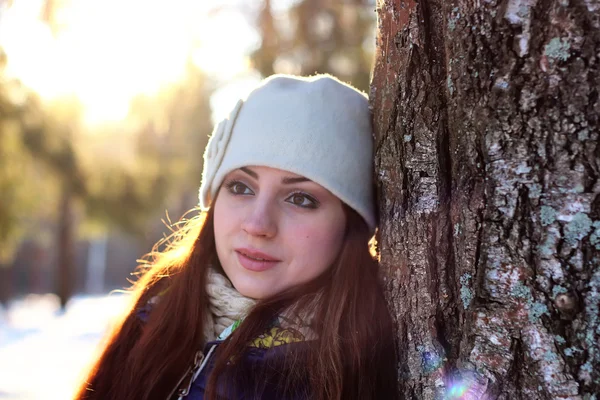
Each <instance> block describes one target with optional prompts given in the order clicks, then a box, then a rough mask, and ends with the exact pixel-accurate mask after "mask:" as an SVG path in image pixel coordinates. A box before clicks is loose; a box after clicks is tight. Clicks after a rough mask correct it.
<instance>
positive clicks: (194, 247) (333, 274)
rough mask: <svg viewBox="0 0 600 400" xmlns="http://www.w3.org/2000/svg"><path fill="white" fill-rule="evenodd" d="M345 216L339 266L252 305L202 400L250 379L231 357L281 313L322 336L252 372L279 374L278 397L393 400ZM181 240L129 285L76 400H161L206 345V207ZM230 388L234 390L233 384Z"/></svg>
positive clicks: (387, 347) (364, 271)
mask: <svg viewBox="0 0 600 400" xmlns="http://www.w3.org/2000/svg"><path fill="white" fill-rule="evenodd" d="M345 210H346V215H347V224H346V233H345V239H344V243H343V246H342V249H341V251H340V254H339V255H338V257H337V260H336V262H335V263H334V264H333V265H332V267H331V268H330V269H328V270H327V271H326V272H325V273H323V274H322V275H321V276H319V277H318V278H316V279H315V280H313V281H311V282H308V283H306V284H303V285H300V286H297V287H294V288H292V289H289V290H286V291H284V292H282V293H279V294H277V295H275V296H274V297H272V298H269V299H265V300H262V301H259V302H258V303H257V305H256V306H255V307H254V308H253V309H252V310H251V311H250V313H249V315H248V316H247V317H246V318H245V319H244V322H243V323H242V324H241V325H240V327H239V328H238V329H237V330H235V331H234V333H233V334H232V335H231V336H230V337H229V338H228V339H227V340H225V342H224V343H223V344H222V345H221V346H219V348H218V351H217V353H216V355H215V357H216V364H215V367H214V369H213V371H212V373H211V375H210V377H209V381H208V387H207V392H206V394H205V397H206V398H207V399H210V400H214V399H216V398H217V396H218V394H217V387H219V388H220V387H222V386H224V385H222V384H221V383H220V382H223V381H222V380H223V379H225V380H229V379H231V380H233V381H234V382H238V381H239V379H242V378H241V377H242V376H246V377H247V376H248V375H247V373H248V370H244V364H243V362H235V361H234V362H231V360H243V357H239V356H240V355H242V354H244V353H245V352H246V351H248V346H247V344H248V343H249V342H250V341H251V340H252V339H254V338H255V337H257V336H258V335H259V334H261V333H263V332H264V331H265V329H266V327H267V326H268V324H269V323H270V322H271V321H272V320H273V319H274V318H275V317H276V316H278V315H280V314H281V313H283V312H293V313H295V314H296V315H311V316H312V321H313V325H311V328H312V329H313V330H314V331H315V333H316V335H317V337H318V339H316V340H314V341H309V342H306V343H307V346H305V347H304V348H303V350H298V351H296V352H289V353H287V354H286V357H284V358H285V359H284V360H283V362H281V363H280V364H278V365H276V366H275V365H271V366H270V367H269V368H265V369H264V370H263V371H254V375H253V376H254V377H257V376H258V375H256V374H257V373H258V374H261V373H262V377H263V378H264V377H266V376H267V375H268V378H269V379H273V377H274V374H273V373H271V374H269V373H267V370H269V371H277V374H278V376H280V377H281V379H280V381H281V383H280V384H281V389H282V392H281V393H291V392H293V391H296V393H298V392H297V391H298V390H304V391H306V390H307V389H308V391H307V392H305V393H306V396H307V398H311V399H323V400H324V399H344V400H346V399H350V400H352V399H356V400H358V399H361V400H363V399H382V398H385V399H395V398H396V397H397V395H396V388H397V380H396V379H397V378H396V377H397V370H396V368H397V364H396V359H397V357H396V351H395V349H396V346H395V341H394V335H393V327H392V320H391V317H390V315H389V312H388V309H387V305H386V302H385V300H384V297H383V291H382V289H381V285H380V282H379V278H378V265H377V262H376V261H375V260H374V258H373V256H372V255H371V254H370V251H369V247H368V241H369V238H370V234H369V230H368V228H367V225H366V223H365V222H364V220H363V219H362V218H361V217H360V216H359V215H358V214H357V213H356V212H355V211H354V210H352V209H350V208H349V207H345ZM177 234H178V239H177V240H176V242H175V243H174V244H172V245H170V247H169V248H168V249H167V250H166V251H163V252H160V251H158V250H155V251H153V252H152V253H150V255H151V259H150V262H149V265H148V267H147V268H145V272H144V273H143V274H142V275H141V277H140V279H138V281H137V282H135V284H134V286H133V296H134V297H133V302H132V308H131V309H130V310H129V312H128V314H127V315H126V316H125V317H124V319H123V321H122V323H120V324H118V325H117V327H116V328H115V329H114V331H113V332H112V333H111V335H110V336H109V338H108V340H107V343H106V347H105V349H104V351H103V352H102V353H101V355H100V357H99V358H98V360H97V361H96V362H95V364H94V366H93V367H92V369H91V371H90V373H89V375H88V377H87V379H86V380H85V382H84V383H83V384H82V386H81V388H80V390H79V392H78V394H77V396H76V399H79V400H83V399H86V400H91V399H133V398H135V399H164V398H166V396H167V395H168V394H169V393H170V391H171V390H172V389H173V387H174V386H175V385H176V382H177V380H178V379H179V378H180V377H181V376H182V375H183V374H184V372H185V370H186V368H187V367H189V366H190V365H191V363H192V361H193V357H194V353H195V352H196V351H197V350H198V349H201V348H202V346H203V345H204V343H203V325H204V324H203V321H205V318H206V317H207V316H206V315H205V314H204V313H205V312H206V311H205V310H207V309H208V300H207V299H208V296H207V294H206V289H205V287H206V275H207V269H208V266H209V265H217V266H218V259H217V257H216V248H215V238H214V230H213V211H212V209H211V210H209V211H208V212H207V213H205V214H203V215H201V216H199V217H196V218H195V219H193V220H191V221H190V222H189V223H187V224H186V225H185V227H183V228H182V229H180V230H179V231H178V233H177ZM155 249H157V247H155ZM166 288H168V291H165V289H166ZM160 292H162V293H164V294H163V295H162V296H161V301H160V302H159V303H158V304H156V305H155V307H154V308H153V309H152V311H151V313H150V315H149V317H148V319H147V321H146V322H142V321H141V320H140V318H138V317H137V316H136V313H138V312H139V310H140V309H141V308H143V307H144V305H145V304H147V302H148V300H149V299H150V298H152V297H153V296H155V295H156V294H158V293H160ZM278 368H279V370H278ZM282 371H284V372H282ZM250 381H252V382H254V383H256V384H257V385H258V382H264V381H265V380H264V379H250ZM227 386H228V387H233V391H235V384H234V385H227ZM256 390H257V391H256V392H255V393H259V389H258V386H257V389H256Z"/></svg>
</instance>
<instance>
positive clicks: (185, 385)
mask: <svg viewBox="0 0 600 400" xmlns="http://www.w3.org/2000/svg"><path fill="white" fill-rule="evenodd" d="M216 347H217V345H216V344H214V345H212V346H211V348H210V350H208V353H206V357H205V356H204V354H203V353H202V351H201V350H198V351H197V352H196V354H194V364H193V365H192V366H190V367H189V368H188V369H187V370H186V371H185V374H184V375H183V376H182V377H181V379H179V381H178V382H177V385H176V386H175V388H174V389H173V391H172V392H171V393H169V396H167V400H171V399H173V396H175V395H177V400H183V399H184V398H185V397H186V396H187V395H188V394H189V393H190V390H191V388H192V384H193V383H194V382H195V381H196V379H197V378H198V376H199V375H200V373H201V372H202V370H203V369H204V367H205V366H206V364H207V362H208V360H209V359H210V356H211V355H212V353H213V351H214V350H215V348H216Z"/></svg>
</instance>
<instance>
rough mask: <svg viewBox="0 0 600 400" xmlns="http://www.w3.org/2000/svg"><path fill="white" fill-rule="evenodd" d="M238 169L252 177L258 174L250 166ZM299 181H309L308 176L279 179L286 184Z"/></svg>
mask: <svg viewBox="0 0 600 400" xmlns="http://www.w3.org/2000/svg"><path fill="white" fill-rule="evenodd" d="M240 171H242V172H245V173H246V174H248V175H250V176H251V177H253V178H254V179H256V180H258V174H257V173H256V172H254V171H252V170H251V169H250V168H246V167H241V168H240ZM300 182H311V180H310V179H308V178H305V177H303V176H299V177H286V178H283V179H282V180H281V183H283V184H286V185H290V184H293V183H300Z"/></svg>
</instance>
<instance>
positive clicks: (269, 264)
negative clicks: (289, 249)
mask: <svg viewBox="0 0 600 400" xmlns="http://www.w3.org/2000/svg"><path fill="white" fill-rule="evenodd" d="M235 252H236V253H237V257H238V260H239V262H240V264H241V265H242V267H244V268H246V269H247V270H250V271H254V272H262V271H266V270H268V269H271V268H273V267H274V266H275V265H277V263H279V262H280V261H281V260H278V259H276V258H275V257H273V256H270V255H269V254H266V253H263V252H260V251H257V250H253V249H248V248H238V249H235ZM255 258H262V259H263V260H256V259H255Z"/></svg>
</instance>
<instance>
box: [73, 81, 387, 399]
mask: <svg viewBox="0 0 600 400" xmlns="http://www.w3.org/2000/svg"><path fill="white" fill-rule="evenodd" d="M373 193H374V190H373V180H372V134H371V125H370V115H369V110H368V102H367V99H366V97H365V96H364V95H363V94H362V93H360V92H359V91H357V90H356V89H354V88H352V87H350V86H348V85H345V84H343V83H341V82H340V81H338V80H336V79H335V78H332V77H330V76H324V75H321V76H314V77H310V78H298V77H290V76H283V75H275V76H273V77H271V78H268V79H266V80H265V81H263V82H262V83H261V84H260V85H259V86H258V87H257V88H256V89H255V90H254V91H253V92H252V93H251V94H250V95H249V96H248V98H247V99H246V100H245V101H240V102H238V104H237V105H236V107H235V108H234V110H233V111H232V112H231V114H230V115H229V118H227V119H226V120H225V121H223V122H221V123H220V124H219V125H218V126H217V127H216V128H215V131H214V133H213V135H212V137H211V139H210V141H209V144H208V147H207V149H206V152H205V154H204V172H203V179H202V184H201V188H200V203H201V206H202V208H203V210H204V212H203V213H202V214H201V216H199V217H197V218H195V219H193V220H191V221H190V222H188V224H187V226H186V227H185V228H183V229H181V230H180V231H179V232H178V240H177V241H176V243H174V244H172V245H171V246H170V247H169V249H167V251H165V252H162V253H159V252H154V253H152V260H151V262H150V263H149V267H148V268H147V271H146V272H145V273H144V274H143V276H142V277H141V278H140V280H139V281H138V282H136V284H135V285H134V291H133V293H134V295H135V304H134V305H133V307H132V309H131V311H130V312H129V314H128V315H127V317H126V318H125V319H124V321H123V322H122V323H121V324H120V325H119V326H118V327H117V328H116V329H115V331H114V332H113V334H112V336H111V337H110V339H109V341H108V344H107V346H106V348H105V350H104V351H103V353H102V354H101V356H100V358H99V359H98V361H97V362H96V365H95V366H94V368H93V369H92V371H91V372H90V374H89V376H88V378H87V380H86V382H85V383H84V385H83V386H82V388H81V390H80V392H79V394H78V399H169V398H187V399H190V400H199V399H211V400H212V399H361V400H364V399H393V398H396V394H395V393H396V376H397V375H396V368H397V366H396V356H395V343H394V339H393V338H394V335H393V329H392V321H391V318H390V315H389V313H388V310H387V307H386V303H385V301H384V297H383V294H382V289H381V286H380V283H379V280H378V275H377V263H376V261H375V260H374V259H373V257H372V255H371V254H370V252H369V240H370V238H371V237H372V235H373V232H374V230H375V224H376V217H375V208H374V200H373Z"/></svg>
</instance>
